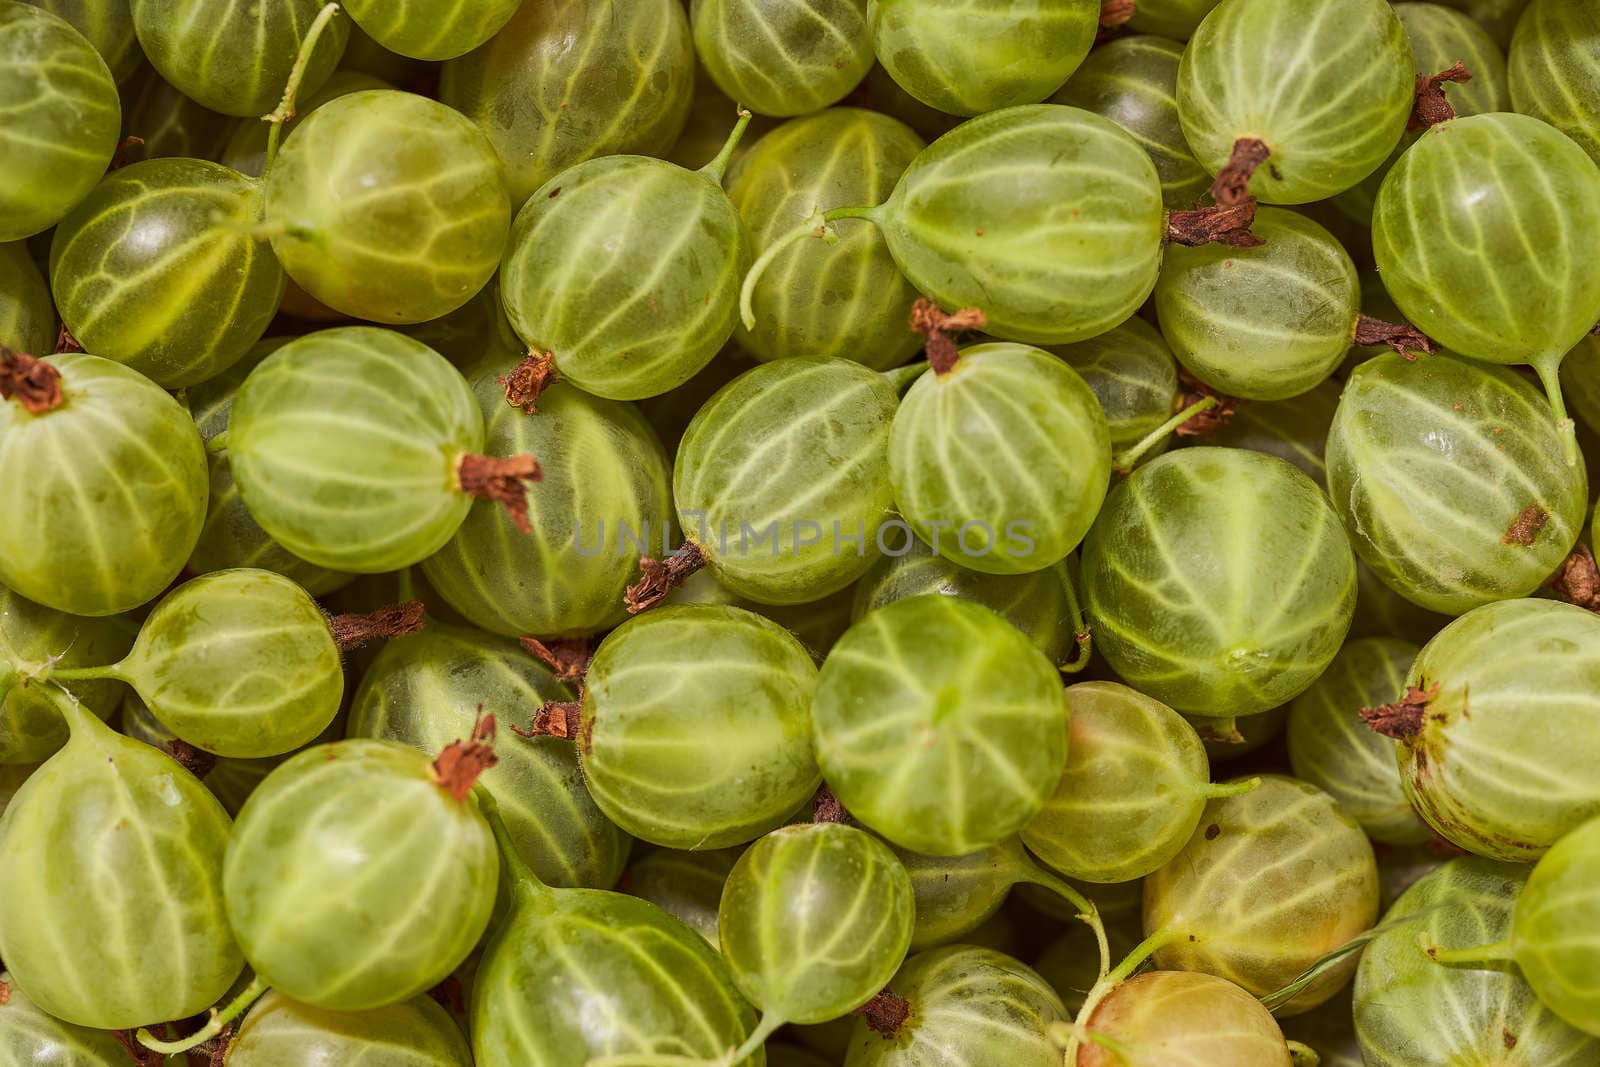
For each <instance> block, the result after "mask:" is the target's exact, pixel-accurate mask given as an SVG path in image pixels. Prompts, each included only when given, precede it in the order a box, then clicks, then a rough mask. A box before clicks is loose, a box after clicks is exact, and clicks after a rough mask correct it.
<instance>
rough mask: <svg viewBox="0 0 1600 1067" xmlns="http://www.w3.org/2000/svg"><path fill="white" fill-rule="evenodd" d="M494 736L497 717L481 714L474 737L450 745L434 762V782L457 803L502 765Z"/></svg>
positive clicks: (474, 724) (475, 724)
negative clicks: (482, 776) (485, 773)
mask: <svg viewBox="0 0 1600 1067" xmlns="http://www.w3.org/2000/svg"><path fill="white" fill-rule="evenodd" d="M478 711H479V712H482V711H483V705H482V704H479V705H478ZM494 735H495V722H494V716H493V715H483V714H480V715H479V716H478V721H477V722H475V723H473V725H472V736H471V737H470V738H469V739H467V740H465V741H453V742H451V743H450V744H448V745H446V746H445V750H444V751H443V752H441V753H439V758H438V759H436V760H434V761H433V780H434V781H436V782H438V783H439V784H440V785H441V786H443V787H444V788H445V789H446V790H447V791H448V792H449V793H450V795H451V796H452V797H454V798H455V799H456V800H458V801H460V800H466V799H467V794H468V793H471V792H472V787H473V786H474V785H476V784H477V782H478V778H479V776H480V775H482V774H483V772H484V771H486V770H488V769H489V768H490V767H493V766H494V765H495V764H497V763H499V762H500V757H499V756H496V755H495V754H494Z"/></svg>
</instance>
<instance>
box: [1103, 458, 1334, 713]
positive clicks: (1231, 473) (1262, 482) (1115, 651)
mask: <svg viewBox="0 0 1600 1067" xmlns="http://www.w3.org/2000/svg"><path fill="white" fill-rule="evenodd" d="M1083 585H1084V590H1083V592H1084V606H1085V608H1086V610H1087V611H1088V613H1089V616H1090V621H1091V626H1092V628H1093V630H1094V638H1095V647H1096V649H1097V650H1098V651H1100V652H1101V653H1102V654H1104V656H1105V658H1106V661H1107V662H1108V663H1109V664H1110V665H1111V666H1112V668H1113V669H1114V670H1115V671H1116V672H1117V673H1118V675H1120V676H1121V677H1122V678H1123V679H1124V680H1125V681H1127V682H1128V684H1130V685H1132V686H1134V687H1135V688H1137V689H1138V690H1139V691H1141V692H1143V693H1146V694H1148V695H1149V696H1151V697H1153V698H1155V699H1157V700H1159V701H1161V702H1162V703H1163V704H1166V705H1167V706H1168V707H1171V708H1173V709H1174V710H1176V711H1180V712H1184V713H1186V714H1190V715H1204V716H1210V717H1222V718H1226V717H1232V716H1243V715H1251V714H1255V713H1257V712H1262V711H1266V710H1268V709H1269V708H1274V707H1277V706H1278V705H1280V704H1283V703H1285V702H1287V701H1289V700H1291V699H1293V698H1294V697H1295V696H1296V695H1298V694H1299V693H1300V692H1302V691H1303V690H1304V689H1305V688H1306V687H1307V686H1309V685H1310V684H1311V683H1312V682H1313V681H1315V680H1316V678H1317V676H1318V675H1319V674H1321V673H1322V671H1323V668H1325V667H1326V666H1327V665H1328V663H1329V662H1330V661H1331V660H1332V659H1333V657H1334V655H1335V654H1336V653H1337V652H1338V651H1339V646H1340V644H1341V643H1342V642H1343V640H1344V635H1345V631H1346V630H1348V629H1349V626H1350V617H1351V614H1352V612H1353V611H1354V608H1355V592H1356V576H1355V559H1354V557H1353V556H1352V555H1351V552H1350V546H1349V544H1348V542H1347V541H1346V539H1345V535H1344V531H1343V529H1342V528H1341V527H1340V526H1339V519H1338V516H1337V515H1336V514H1335V513H1334V510H1333V507H1332V505H1331V504H1329V502H1328V498H1327V497H1326V496H1325V495H1324V494H1323V493H1322V491H1321V490H1320V489H1318V488H1317V487H1316V485H1315V484H1314V483H1313V482H1312V481H1311V479H1310V478H1308V477H1306V476H1305V475H1304V474H1302V473H1301V472H1300V471H1298V470H1296V469H1295V468H1294V467H1293V466H1291V465H1290V464H1288V463H1286V462H1285V461H1283V460H1281V459H1278V458H1277V457H1275V456H1268V455H1264V454H1262V453H1259V452H1251V451H1247V450H1245V449H1235V448H1185V449H1181V450H1179V451H1177V452H1172V453H1169V454H1167V455H1165V456H1161V457H1160V458H1158V459H1155V460H1152V461H1151V462H1149V463H1147V464H1145V465H1144V466H1143V467H1140V468H1138V469H1137V470H1135V471H1134V472H1133V474H1132V475H1131V476H1130V477H1129V478H1128V479H1127V480H1126V481H1124V482H1123V483H1122V484H1120V485H1118V486H1115V487H1113V489H1112V490H1111V493H1110V494H1109V495H1108V496H1107V497H1106V502H1105V505H1104V507H1102V508H1101V510H1100V515H1099V517H1098V518H1096V520H1095V524H1094V526H1093V527H1092V528H1091V529H1090V531H1089V535H1088V537H1086V538H1085V539H1084V544H1083Z"/></svg>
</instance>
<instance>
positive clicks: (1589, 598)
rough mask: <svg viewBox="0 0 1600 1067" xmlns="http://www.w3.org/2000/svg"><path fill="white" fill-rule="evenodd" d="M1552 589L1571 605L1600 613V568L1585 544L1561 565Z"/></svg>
mask: <svg viewBox="0 0 1600 1067" xmlns="http://www.w3.org/2000/svg"><path fill="white" fill-rule="evenodd" d="M1550 588H1552V589H1554V590H1555V592H1556V595H1557V596H1559V597H1560V598H1561V599H1562V600H1565V601H1566V602H1567V603H1569V604H1576V605H1578V607H1580V608H1588V609H1589V610H1590V611H1594V612H1600V567H1596V566H1595V561H1594V553H1593V552H1592V551H1590V549H1589V546H1588V545H1586V544H1584V543H1583V542H1581V541H1580V542H1579V543H1578V547H1577V548H1575V549H1573V550H1572V554H1571V555H1570V556H1568V557H1567V558H1566V561H1565V562H1564V563H1562V564H1561V569H1560V570H1558V571H1556V576H1555V577H1554V578H1553V579H1551V581H1550Z"/></svg>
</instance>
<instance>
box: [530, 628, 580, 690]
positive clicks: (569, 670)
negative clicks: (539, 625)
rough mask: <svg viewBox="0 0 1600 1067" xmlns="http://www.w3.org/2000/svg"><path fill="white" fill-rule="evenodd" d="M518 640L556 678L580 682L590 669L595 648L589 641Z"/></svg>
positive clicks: (535, 638) (531, 638) (534, 638)
mask: <svg viewBox="0 0 1600 1067" xmlns="http://www.w3.org/2000/svg"><path fill="white" fill-rule="evenodd" d="M517 640H518V641H519V642H520V643H521V645H522V647H523V648H524V649H526V650H527V652H528V653H529V655H532V656H534V657H535V658H537V659H539V660H540V661H541V662H543V663H544V665H545V666H546V667H549V668H550V670H551V671H553V672H554V673H555V676H556V680H557V681H562V682H578V681H582V680H583V676H584V674H586V673H587V672H588V670H589V661H590V660H591V659H593V658H594V650H593V649H591V648H590V647H589V642H587V641H541V640H539V639H538V638H537V637H519V638H517Z"/></svg>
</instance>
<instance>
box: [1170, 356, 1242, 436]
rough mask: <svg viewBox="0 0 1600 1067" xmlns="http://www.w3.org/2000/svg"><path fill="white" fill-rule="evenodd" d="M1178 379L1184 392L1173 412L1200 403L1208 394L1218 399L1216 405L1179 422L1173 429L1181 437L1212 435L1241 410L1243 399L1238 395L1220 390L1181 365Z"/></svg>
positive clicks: (1175, 412)
mask: <svg viewBox="0 0 1600 1067" xmlns="http://www.w3.org/2000/svg"><path fill="white" fill-rule="evenodd" d="M1178 381H1179V383H1181V384H1182V385H1183V392H1182V393H1181V394H1179V396H1178V399H1177V401H1176V403H1174V404H1173V407H1172V411H1173V414H1177V413H1178V412H1180V411H1182V410H1183V409H1184V408H1186V407H1190V406H1192V405H1194V404H1198V403H1200V401H1202V400H1204V399H1205V398H1206V397H1208V396H1209V397H1213V398H1215V400H1216V405H1215V406H1213V407H1210V408H1207V409H1206V410H1205V411H1201V412H1197V413H1196V414H1195V415H1194V416H1193V417H1192V418H1189V419H1186V420H1184V421H1183V422H1182V423H1179V424H1178V428H1177V429H1176V430H1173V431H1172V432H1173V433H1175V434H1177V435H1178V436H1179V437H1210V436H1211V435H1212V434H1214V433H1216V432H1217V431H1218V430H1220V429H1222V427H1223V426H1225V425H1227V422H1228V420H1229V419H1231V418H1233V413H1234V412H1236V411H1238V410H1239V404H1240V403H1241V401H1240V400H1239V399H1238V398H1237V397H1231V396H1229V395H1228V394H1226V393H1221V392H1218V391H1217V390H1215V389H1213V388H1212V387H1211V386H1209V385H1207V384H1206V383H1205V382H1202V381H1201V380H1200V379H1199V378H1196V377H1195V376H1194V375H1192V374H1190V373H1189V372H1188V371H1187V370H1185V369H1183V368H1181V367H1180V368H1178Z"/></svg>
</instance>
